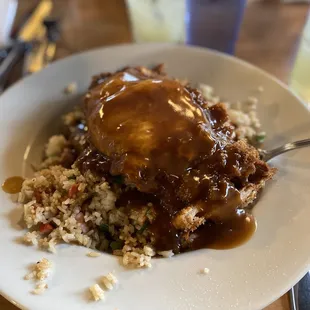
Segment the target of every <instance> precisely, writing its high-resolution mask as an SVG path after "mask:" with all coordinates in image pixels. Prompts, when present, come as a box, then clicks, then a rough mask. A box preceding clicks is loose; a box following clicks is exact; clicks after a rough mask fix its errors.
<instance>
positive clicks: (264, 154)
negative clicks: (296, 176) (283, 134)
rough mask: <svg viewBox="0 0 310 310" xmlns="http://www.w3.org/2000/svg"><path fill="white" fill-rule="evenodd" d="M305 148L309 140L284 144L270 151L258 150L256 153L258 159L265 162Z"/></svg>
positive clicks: (309, 144)
mask: <svg viewBox="0 0 310 310" xmlns="http://www.w3.org/2000/svg"><path fill="white" fill-rule="evenodd" d="M307 146H310V139H304V140H299V141H295V142H290V143H286V144H284V145H282V146H279V147H277V148H275V149H272V150H262V149H258V152H259V155H260V158H261V159H262V160H263V161H266V162H267V161H269V160H270V159H272V158H274V157H276V156H278V155H280V154H283V153H286V152H288V151H292V150H296V149H300V148H303V147H307Z"/></svg>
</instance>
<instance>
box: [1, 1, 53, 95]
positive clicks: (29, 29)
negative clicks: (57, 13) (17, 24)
mask: <svg viewBox="0 0 310 310" xmlns="http://www.w3.org/2000/svg"><path fill="white" fill-rule="evenodd" d="M52 6H53V4H52V1H51V0H41V2H40V3H39V4H38V6H37V7H36V9H35V10H34V11H33V13H32V14H31V15H30V17H29V18H28V20H27V22H26V23H25V24H24V26H23V27H22V29H21V30H20V31H19V32H18V35H17V39H18V41H19V42H24V43H26V44H27V43H28V44H29V43H31V42H34V41H35V40H36V39H37V38H38V37H40V36H42V35H43V33H42V32H43V31H44V30H42V29H44V26H43V20H44V18H45V17H46V16H47V15H49V14H50V12H51V10H52ZM42 27H43V28H42ZM24 52H25V46H24V45H23V44H15V45H13V47H12V49H11V51H10V52H9V54H8V56H7V57H6V58H5V59H4V60H3V61H2V63H1V65H0V89H1V88H3V87H4V85H5V83H6V81H7V78H8V75H9V73H10V71H11V69H12V67H13V66H14V65H15V64H16V63H17V62H18V61H19V60H20V59H21V57H22V56H23V55H24Z"/></svg>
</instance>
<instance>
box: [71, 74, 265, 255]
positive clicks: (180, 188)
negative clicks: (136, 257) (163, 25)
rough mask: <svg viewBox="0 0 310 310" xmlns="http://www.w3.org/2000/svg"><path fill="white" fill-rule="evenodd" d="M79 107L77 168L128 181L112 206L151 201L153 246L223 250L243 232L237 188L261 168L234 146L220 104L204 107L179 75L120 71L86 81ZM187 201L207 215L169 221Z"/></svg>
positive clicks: (246, 217)
mask: <svg viewBox="0 0 310 310" xmlns="http://www.w3.org/2000/svg"><path fill="white" fill-rule="evenodd" d="M84 110H85V116H86V122H87V127H88V135H89V146H88V148H87V149H86V150H85V151H84V152H82V154H81V155H80V157H79V159H78V160H77V165H78V167H79V168H80V169H81V170H82V171H83V170H84V171H86V170H88V169H90V170H91V171H92V172H93V173H97V174H99V175H101V176H104V177H105V178H106V179H107V180H111V178H113V177H115V176H116V177H118V176H121V177H122V178H123V180H124V184H127V185H129V184H130V185H134V187H135V190H133V192H132V193H130V195H127V196H125V197H121V199H120V200H121V201H119V202H117V203H118V204H119V205H122V206H125V207H126V206H127V208H129V209H130V208H139V207H141V206H143V205H144V206H145V205H147V204H148V203H149V202H152V204H153V205H154V208H155V212H156V219H155V220H154V222H152V223H151V224H150V226H149V231H150V232H151V233H152V234H153V236H154V237H155V247H156V249H157V250H162V251H164V250H171V249H173V250H174V252H175V253H178V252H182V251H186V250H190V249H198V248H203V247H207V248H218V249H220V248H222V249H224V248H231V247H234V246H237V245H240V244H241V243H243V242H245V241H246V240H248V239H249V238H250V236H251V235H252V234H253V232H254V231H255V229H256V222H255V219H254V217H253V215H251V214H250V213H247V212H246V211H244V210H242V205H243V201H242V200H241V194H240V193H241V190H242V189H243V188H249V186H250V187H251V186H252V185H254V184H258V183H259V182H260V180H262V179H263V178H264V177H265V176H266V175H267V174H268V167H267V166H266V165H265V163H263V162H260V161H259V159H258V158H256V157H255V156H254V155H249V154H253V149H251V148H250V146H248V145H247V144H241V145H240V144H235V141H234V137H233V128H232V126H231V125H230V124H229V123H228V122H227V120H228V116H227V113H226V110H225V108H223V106H221V105H220V104H218V105H215V106H213V107H211V108H209V107H208V106H207V103H206V102H205V101H204V100H203V98H202V97H201V95H200V93H199V92H198V91H196V90H195V89H192V88H190V87H187V86H184V85H181V84H180V83H179V82H178V81H175V80H169V79H167V78H162V79H161V78H160V77H155V78H154V77H153V78H150V77H149V76H143V75H142V76H141V75H140V74H135V72H133V71H129V72H126V70H125V71H123V72H122V71H121V72H117V73H116V74H114V75H108V76H105V77H103V78H102V79H100V80H98V81H97V82H96V83H93V85H92V86H91V88H90V90H89V93H88V94H87V96H86V97H85V104H84ZM251 152H252V153H251ZM189 206H190V207H193V208H196V210H198V213H197V212H196V213H197V216H199V217H201V218H205V219H206V222H205V224H204V225H202V226H200V227H199V228H198V229H196V230H194V231H193V232H192V233H188V231H189V230H191V229H190V228H189V229H188V230H187V231H186V230H182V229H178V228H177V226H176V225H175V223H174V222H173V220H174V218H175V217H176V216H178V214H179V212H180V211H181V210H184V209H185V208H187V207H189Z"/></svg>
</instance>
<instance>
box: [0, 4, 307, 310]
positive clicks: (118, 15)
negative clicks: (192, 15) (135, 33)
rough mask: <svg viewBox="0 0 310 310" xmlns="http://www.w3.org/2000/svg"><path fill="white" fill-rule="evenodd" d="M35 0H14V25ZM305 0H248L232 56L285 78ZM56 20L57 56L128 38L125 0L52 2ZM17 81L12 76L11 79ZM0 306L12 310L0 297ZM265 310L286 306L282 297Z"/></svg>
mask: <svg viewBox="0 0 310 310" xmlns="http://www.w3.org/2000/svg"><path fill="white" fill-rule="evenodd" d="M36 2H37V1H36V0H19V8H18V12H17V17H16V24H18V23H19V22H20V20H21V18H22V16H23V15H24V13H25V12H26V11H27V10H28V9H29V8H31V6H32V5H33V4H34V3H36ZM307 12H308V5H306V4H294V5H293V4H290V5H288V4H287V5H284V4H281V3H280V2H279V1H278V0H265V1H264V0H249V4H248V7H247V10H246V13H245V16H244V21H243V24H242V28H241V32H240V36H239V40H238V43H237V49H236V55H237V56H238V57H240V58H242V59H244V60H246V61H249V62H250V63H252V64H255V65H257V66H259V67H261V68H263V69H264V70H266V71H268V72H270V73H271V74H273V75H275V76H276V77H278V78H279V79H281V80H283V81H284V82H287V81H288V80H289V75H290V72H291V69H292V65H293V62H294V58H295V53H296V50H297V47H298V42H299V40H300V35H301V32H302V29H303V26H304V24H305V20H306V17H307ZM53 16H54V17H57V18H58V19H59V21H60V28H61V37H60V40H59V41H58V44H57V55H56V59H60V58H63V57H66V56H69V55H71V54H74V53H77V52H80V51H84V50H88V49H91V48H95V47H99V46H106V45H111V44H118V43H126V42H131V41H132V36H131V31H130V25H129V20H128V17H127V12H126V7H125V4H124V0H113V5H111V0H87V1H86V0H54V10H53ZM15 79H16V77H15ZM0 309H1V310H17V308H16V307H15V306H13V305H12V304H10V303H9V302H8V301H6V300H5V299H4V298H2V297H1V296H0ZM265 310H289V302H288V296H287V295H284V296H283V297H281V298H280V299H279V300H277V301H276V302H274V303H273V304H272V305H270V306H269V307H267V308H266V309H265Z"/></svg>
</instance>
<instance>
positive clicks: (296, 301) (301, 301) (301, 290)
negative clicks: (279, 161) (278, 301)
mask: <svg viewBox="0 0 310 310" xmlns="http://www.w3.org/2000/svg"><path fill="white" fill-rule="evenodd" d="M307 146H310V139H304V140H299V141H295V142H290V143H286V144H284V145H282V146H280V147H277V148H275V149H272V150H268V151H267V150H262V149H258V152H259V155H260V157H261V159H262V160H264V161H269V160H270V159H272V158H274V157H276V156H278V155H280V154H283V153H286V152H288V151H291V150H295V149H299V148H303V147H307ZM289 296H290V308H291V310H306V309H310V273H309V272H308V273H307V274H306V275H305V276H304V277H303V278H302V279H301V280H300V281H299V282H298V283H297V284H296V285H295V286H294V287H293V288H292V289H291V290H290V292H289Z"/></svg>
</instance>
